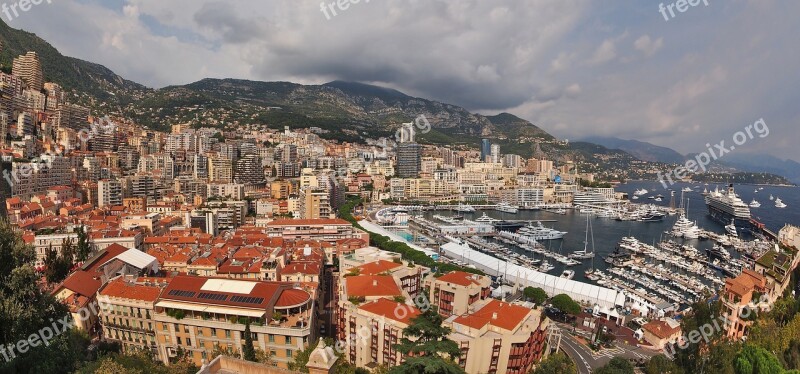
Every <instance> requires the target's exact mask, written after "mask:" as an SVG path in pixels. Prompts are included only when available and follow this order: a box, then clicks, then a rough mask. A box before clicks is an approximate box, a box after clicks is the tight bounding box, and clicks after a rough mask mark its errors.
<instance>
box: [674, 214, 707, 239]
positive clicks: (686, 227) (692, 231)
mask: <svg viewBox="0 0 800 374" xmlns="http://www.w3.org/2000/svg"><path fill="white" fill-rule="evenodd" d="M672 235H675V236H681V237H683V238H685V239H697V238H698V237H699V236H700V228H699V227H697V225H696V224H695V223H694V222H692V221H690V220H689V219H688V218H686V215H684V214H683V213H681V216H680V217H678V220H677V221H675V225H674V226H673V227H672Z"/></svg>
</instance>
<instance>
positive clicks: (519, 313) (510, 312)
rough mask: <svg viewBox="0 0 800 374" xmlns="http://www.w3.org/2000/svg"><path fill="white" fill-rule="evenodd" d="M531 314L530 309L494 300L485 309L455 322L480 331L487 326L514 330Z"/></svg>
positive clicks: (458, 318) (459, 318)
mask: <svg viewBox="0 0 800 374" xmlns="http://www.w3.org/2000/svg"><path fill="white" fill-rule="evenodd" d="M530 312H531V309H530V308H525V307H522V306H519V305H514V304H509V303H507V302H503V301H500V300H494V299H492V300H491V301H489V302H488V303H487V304H486V305H484V306H483V308H481V309H479V310H477V311H475V312H474V313H472V314H469V315H466V316H461V317H457V318H456V319H455V320H454V321H453V322H455V323H458V324H462V325H465V326H469V327H472V328H474V329H480V328H483V327H484V326H486V324H491V325H492V326H497V327H500V328H502V329H506V330H514V329H515V328H516V327H517V326H519V324H520V323H522V321H524V320H525V317H526V316H527V315H528V313H530Z"/></svg>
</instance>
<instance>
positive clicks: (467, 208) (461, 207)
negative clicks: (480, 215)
mask: <svg viewBox="0 0 800 374" xmlns="http://www.w3.org/2000/svg"><path fill="white" fill-rule="evenodd" d="M455 211H456V212H459V213H474V212H475V208H473V207H472V205H466V204H458V205H457V206H456V207H455Z"/></svg>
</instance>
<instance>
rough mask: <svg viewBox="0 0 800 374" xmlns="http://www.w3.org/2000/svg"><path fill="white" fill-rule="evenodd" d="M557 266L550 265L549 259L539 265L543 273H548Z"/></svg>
mask: <svg viewBox="0 0 800 374" xmlns="http://www.w3.org/2000/svg"><path fill="white" fill-rule="evenodd" d="M555 268H556V267H555V266H553V265H550V262H548V261H547V260H544V261H542V264H541V265H539V271H541V272H542V273H547V272H548V271H550V270H553V269H555Z"/></svg>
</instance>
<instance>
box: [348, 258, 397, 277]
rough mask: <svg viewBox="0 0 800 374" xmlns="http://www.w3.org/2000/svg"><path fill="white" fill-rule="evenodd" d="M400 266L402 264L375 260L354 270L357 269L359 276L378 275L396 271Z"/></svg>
mask: <svg viewBox="0 0 800 374" xmlns="http://www.w3.org/2000/svg"><path fill="white" fill-rule="evenodd" d="M400 266H402V264H398V263H395V262H391V261H386V260H377V261H373V262H367V263H366V264H363V265H360V266H357V267H356V268H358V269H359V274H360V275H378V274H380V273H383V272H387V271H390V270H392V269H396V268H398V267H400Z"/></svg>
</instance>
